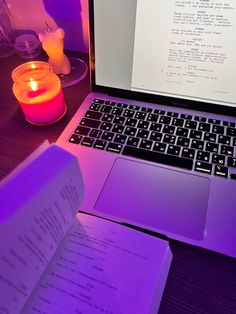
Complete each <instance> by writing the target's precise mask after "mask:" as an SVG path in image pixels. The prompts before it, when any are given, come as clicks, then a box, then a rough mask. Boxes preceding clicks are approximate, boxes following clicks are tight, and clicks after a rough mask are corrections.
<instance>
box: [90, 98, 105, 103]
mask: <svg viewBox="0 0 236 314" xmlns="http://www.w3.org/2000/svg"><path fill="white" fill-rule="evenodd" d="M93 102H94V103H96V104H104V100H103V99H98V98H95V99H94V100H93Z"/></svg>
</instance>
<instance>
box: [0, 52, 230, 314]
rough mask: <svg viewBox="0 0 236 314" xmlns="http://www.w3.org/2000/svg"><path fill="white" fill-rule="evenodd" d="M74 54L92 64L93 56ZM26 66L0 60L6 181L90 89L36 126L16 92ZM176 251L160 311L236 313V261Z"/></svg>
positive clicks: (178, 247)
mask: <svg viewBox="0 0 236 314" xmlns="http://www.w3.org/2000/svg"><path fill="white" fill-rule="evenodd" d="M70 54H71V56H73V57H78V58H80V59H82V60H84V61H86V62H87V61H88V56H87V54H82V53H73V52H70ZM41 59H42V60H44V59H45V56H42V57H41ZM23 62H25V60H23V59H21V58H20V57H18V56H16V55H14V56H11V57H8V58H5V59H0V73H1V75H0V180H1V179H2V178H4V177H5V176H6V175H7V174H8V173H10V172H11V171H12V170H13V169H14V168H15V167H16V166H17V165H18V164H19V163H20V162H21V161H23V160H24V159H25V158H26V157H27V156H28V155H29V154H30V153H31V152H32V151H33V150H34V149H35V148H36V147H38V146H39V145H40V144H41V143H42V142H43V141H44V140H46V139H48V140H49V142H55V141H56V140H57V138H58V137H59V135H60V134H61V133H62V131H63V129H64V128H65V126H66V125H67V123H68V122H69V121H70V119H71V118H72V116H73V115H74V113H75V112H76V111H77V109H78V108H79V106H80V104H81V103H82V101H83V100H84V98H85V97H86V96H87V94H88V93H89V90H90V87H89V76H88V75H87V76H86V77H85V78H84V79H83V80H82V81H81V82H80V83H78V84H76V85H74V86H71V87H67V88H65V89H63V93H64V97H65V101H66V103H67V107H68V110H67V113H66V115H65V116H64V117H63V119H61V120H60V121H58V122H56V123H55V124H52V125H48V126H43V127H42V126H34V125H31V124H30V123H28V122H26V120H25V119H24V116H23V113H22V111H21V109H20V107H19V105H18V103H17V101H16V99H15V97H14V95H13V93H12V84H13V82H12V79H11V72H12V70H13V69H14V68H15V67H16V66H18V65H19V64H21V63H23ZM235 227H236V222H235ZM235 245H236V244H235ZM170 247H171V250H172V253H173V261H172V265H171V269H170V273H169V277H168V280H167V283H166V287H165V291H164V295H163V298H162V303H161V306H160V310H159V313H171V314H172V313H173V314H174V313H181V314H185V313H210V314H216V313H236V260H235V259H232V258H229V257H226V256H223V255H220V254H217V253H214V252H210V251H206V250H202V249H200V248H196V247H193V246H190V245H186V244H183V243H179V242H176V241H171V242H170Z"/></svg>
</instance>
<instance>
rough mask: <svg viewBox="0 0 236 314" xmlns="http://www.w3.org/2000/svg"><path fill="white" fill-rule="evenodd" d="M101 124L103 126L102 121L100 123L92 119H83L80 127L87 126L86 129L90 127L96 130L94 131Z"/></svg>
mask: <svg viewBox="0 0 236 314" xmlns="http://www.w3.org/2000/svg"><path fill="white" fill-rule="evenodd" d="M100 124H101V122H100V121H98V120H92V119H88V118H83V119H82V120H81V121H80V125H82V126H86V127H89V128H94V129H97V128H98V127H99V125H100Z"/></svg>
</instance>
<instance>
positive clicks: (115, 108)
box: [111, 107, 123, 116]
mask: <svg viewBox="0 0 236 314" xmlns="http://www.w3.org/2000/svg"><path fill="white" fill-rule="evenodd" d="M122 113H123V109H122V108H117V107H114V108H113V109H112V111H111V114H114V115H117V116H121V115H122Z"/></svg>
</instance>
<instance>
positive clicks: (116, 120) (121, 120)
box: [113, 116, 125, 124]
mask: <svg viewBox="0 0 236 314" xmlns="http://www.w3.org/2000/svg"><path fill="white" fill-rule="evenodd" d="M124 122H125V117H120V116H115V118H114V120H113V123H115V124H124Z"/></svg>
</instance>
